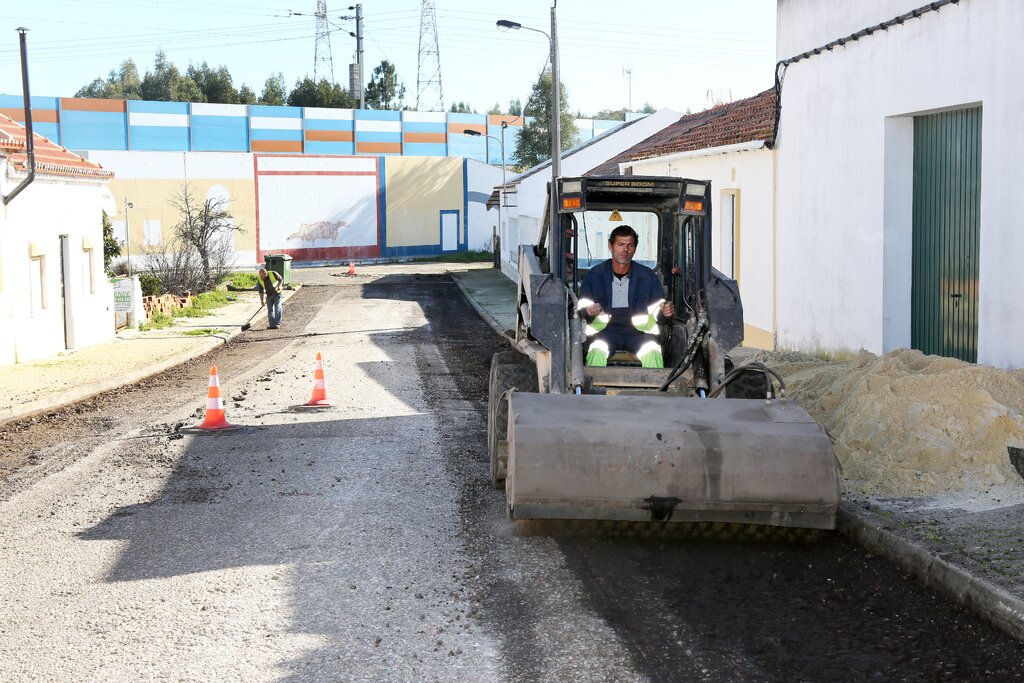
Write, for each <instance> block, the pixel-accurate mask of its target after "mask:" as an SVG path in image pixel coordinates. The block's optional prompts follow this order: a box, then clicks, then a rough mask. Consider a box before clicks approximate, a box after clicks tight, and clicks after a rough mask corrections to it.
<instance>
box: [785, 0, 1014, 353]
mask: <svg viewBox="0 0 1024 683" xmlns="http://www.w3.org/2000/svg"><path fill="white" fill-rule="evenodd" d="M1022 27H1024V2H1020V1H1019V0H961V1H959V2H952V1H950V0H941V1H939V2H928V3H926V2H923V0H863V1H861V2H848V3H837V2H820V0H778V44H777V55H778V59H779V61H780V69H779V76H780V80H781V84H782V85H781V94H780V107H781V119H780V124H779V130H778V140H777V143H778V145H777V153H776V164H777V169H776V184H777V206H776V209H777V213H776V216H777V217H776V225H777V252H776V253H777V264H778V267H777V273H776V286H777V334H778V343H779V346H780V347H782V348H797V349H803V350H829V351H834V350H856V349H859V348H864V349H867V350H869V351H872V352H874V353H882V352H886V351H889V350H892V349H895V348H900V347H911V348H917V349H920V350H922V351H924V352H926V353H935V354H940V355H948V356H955V357H959V358H962V359H965V360H969V361H976V362H980V363H985V364H989V365H994V366H997V367H1004V368H1009V367H1022V366H1024V306H1022V304H1021V303H1020V302H1021V297H1020V291H1021V284H1020V283H1021V277H1020V270H1021V266H1020V256H1021V254H1024V230H1022V229H1021V218H1020V216H1021V210H1020V207H1018V206H1017V205H1016V204H1015V203H1014V202H1015V198H1016V197H1017V196H1019V194H1020V188H1019V187H1018V185H1017V181H1018V180H1019V163H1020V159H1021V158H1022V156H1024V127H1022V126H1021V124H1020V113H1021V112H1022V111H1024V88H1021V87H1020V74H1019V68H1020V65H1021V64H1024V41H1021V40H1020V31H1021V28H1022Z"/></svg>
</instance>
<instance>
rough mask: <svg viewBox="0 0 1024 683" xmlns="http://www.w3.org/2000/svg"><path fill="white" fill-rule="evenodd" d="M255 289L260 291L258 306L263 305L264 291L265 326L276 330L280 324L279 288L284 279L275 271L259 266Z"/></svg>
mask: <svg viewBox="0 0 1024 683" xmlns="http://www.w3.org/2000/svg"><path fill="white" fill-rule="evenodd" d="M256 279H257V282H258V284H257V290H258V291H259V293H260V306H262V305H263V294H264V292H266V299H267V301H266V305H267V327H269V328H270V329H272V330H276V329H277V328H278V327H280V326H281V289H282V287H283V284H284V281H283V279H282V278H281V276H280V275H278V274H277V272H275V271H273V270H271V271H268V270H267V269H266V268H260V272H259V274H258V275H257V277H256Z"/></svg>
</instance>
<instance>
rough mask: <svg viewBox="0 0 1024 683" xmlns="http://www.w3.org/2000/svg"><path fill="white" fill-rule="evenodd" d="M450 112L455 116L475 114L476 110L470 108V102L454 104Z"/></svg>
mask: <svg viewBox="0 0 1024 683" xmlns="http://www.w3.org/2000/svg"><path fill="white" fill-rule="evenodd" d="M448 111H450V112H453V113H455V114H475V113H476V110H475V109H473V108H472V107H470V106H469V103H468V102H452V108H451V109H449V110H448Z"/></svg>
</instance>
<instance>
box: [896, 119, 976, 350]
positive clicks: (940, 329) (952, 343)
mask: <svg viewBox="0 0 1024 683" xmlns="http://www.w3.org/2000/svg"><path fill="white" fill-rule="evenodd" d="M913 199H914V210H913V257H912V262H913V263H912V269H913V273H912V280H911V283H912V284H911V323H910V343H911V346H912V347H913V348H915V349H918V350H920V351H922V352H924V353H930V354H936V355H939V356H950V357H953V358H959V359H961V360H965V361H968V362H971V363H973V362H975V361H977V358H978V272H979V264H978V249H979V247H978V244H979V233H980V225H981V221H980V206H981V107H974V108H971V109H961V110H957V111H950V112H944V113H941V114H931V115H928V116H918V117H915V118H914V197H913Z"/></svg>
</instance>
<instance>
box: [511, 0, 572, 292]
mask: <svg viewBox="0 0 1024 683" xmlns="http://www.w3.org/2000/svg"><path fill="white" fill-rule="evenodd" d="M557 4H558V0H553V2H552V3H551V35H548V34H547V33H546V32H544V31H541V30H540V29H537V28H530V27H529V26H523V25H522V24H520V23H519V22H517V21H509V20H508V19H499V20H498V21H497V22H496V23H495V26H497V28H498V30H499V31H509V30H513V31H518V30H519V29H523V30H524V31H533V32H534V33H540V34H542V35H544V36H545V37H546V38H547V39H548V44H549V46H550V48H551V192H550V193H549V194H550V195H551V196H550V200H551V202H550V204H551V205H550V208H549V209H548V210H549V211H550V225H551V229H550V230H549V231H548V260H549V263H550V272H551V274H552V275H554V276H555V277H559V278H562V279H565V278H564V275H565V272H564V271H565V259H564V258H563V254H562V253H561V251H562V249H561V235H559V234H558V229H560V227H561V226H560V225H559V223H560V222H561V221H559V220H558V184H557V183H558V176H559V175H561V157H562V142H561V139H560V138H561V126H560V123H561V122H560V116H559V115H560V113H561V104H562V98H561V93H560V92H559V90H560V88H561V86H560V83H559V80H558V24H557V22H556V21H555V6H556V5H557Z"/></svg>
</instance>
